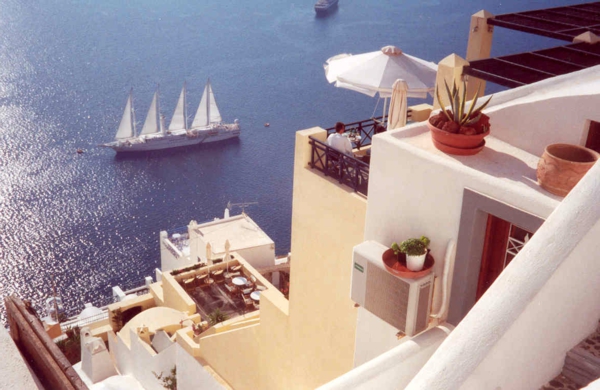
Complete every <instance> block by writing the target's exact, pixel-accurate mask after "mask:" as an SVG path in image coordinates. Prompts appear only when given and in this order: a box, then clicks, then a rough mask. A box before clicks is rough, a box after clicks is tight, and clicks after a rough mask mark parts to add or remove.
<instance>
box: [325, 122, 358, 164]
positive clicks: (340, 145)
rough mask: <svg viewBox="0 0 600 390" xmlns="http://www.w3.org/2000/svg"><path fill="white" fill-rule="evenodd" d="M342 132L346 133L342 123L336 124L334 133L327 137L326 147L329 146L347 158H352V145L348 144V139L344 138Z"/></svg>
mask: <svg viewBox="0 0 600 390" xmlns="http://www.w3.org/2000/svg"><path fill="white" fill-rule="evenodd" d="M344 131H346V126H345V125H344V124H343V123H342V122H338V123H336V124H335V133H333V134H331V135H330V136H329V137H327V146H330V147H332V148H334V149H336V150H338V151H340V152H342V153H344V154H347V155H349V156H354V154H353V153H352V143H350V140H349V139H348V137H344V135H343V134H344Z"/></svg>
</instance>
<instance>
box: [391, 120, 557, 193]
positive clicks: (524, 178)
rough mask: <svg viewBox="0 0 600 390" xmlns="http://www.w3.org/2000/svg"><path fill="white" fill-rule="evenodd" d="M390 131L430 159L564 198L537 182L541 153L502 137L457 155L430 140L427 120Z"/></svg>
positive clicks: (508, 184) (525, 190)
mask: <svg viewBox="0 0 600 390" xmlns="http://www.w3.org/2000/svg"><path fill="white" fill-rule="evenodd" d="M492 134H493V132H492ZM390 135H391V136H392V137H393V138H396V139H397V140H400V141H402V142H405V143H407V144H409V145H411V146H413V147H415V148H417V149H419V150H421V151H424V152H427V154H428V155H429V159H435V161H436V163H437V164H442V165H448V166H452V167H454V169H457V168H458V170H463V171H464V172H465V174H471V175H484V176H485V179H484V180H485V181H488V182H490V181H499V182H500V183H501V184H502V185H503V186H505V187H506V188H510V187H512V188H513V189H515V190H517V191H519V192H521V193H523V194H528V196H529V197H532V198H536V199H538V201H540V202H544V203H548V204H556V202H560V201H561V200H562V198H561V197H558V196H556V195H552V194H551V193H549V192H547V191H546V190H544V189H542V188H541V187H540V186H539V185H538V184H537V177H536V169H537V164H538V161H539V159H540V158H539V156H536V155H534V154H531V153H528V152H527V151H524V150H522V149H519V148H517V147H515V146H513V145H510V144H508V143H506V142H504V141H501V140H499V139H498V138H495V137H494V136H493V135H489V136H487V137H486V138H485V142H486V143H485V148H483V150H482V151H481V152H480V153H478V154H476V155H474V156H455V155H451V154H446V153H444V152H442V151H440V150H438V149H437V148H436V147H435V146H434V144H433V142H431V134H430V132H429V129H428V128H427V126H426V125H425V124H424V123H422V124H418V125H415V126H413V127H412V128H406V129H405V130H404V131H398V132H394V133H392V134H390ZM407 149H409V150H410V148H407Z"/></svg>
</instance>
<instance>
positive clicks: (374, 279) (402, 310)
mask: <svg viewBox="0 0 600 390" xmlns="http://www.w3.org/2000/svg"><path fill="white" fill-rule="evenodd" d="M367 275H369V277H368V278H367V288H366V294H365V307H367V308H369V311H370V312H371V313H373V314H375V315H376V316H378V317H379V318H381V319H382V320H384V321H385V322H387V323H388V324H390V325H392V326H394V327H396V328H397V329H399V330H401V331H403V332H404V331H405V330H406V329H405V328H406V314H407V312H408V307H407V303H408V294H409V291H410V286H409V285H408V283H406V282H404V281H403V280H401V279H399V278H397V277H395V276H393V275H392V274H390V273H389V272H387V271H385V270H383V269H381V268H379V267H377V266H376V265H373V264H372V263H368V265H367Z"/></svg>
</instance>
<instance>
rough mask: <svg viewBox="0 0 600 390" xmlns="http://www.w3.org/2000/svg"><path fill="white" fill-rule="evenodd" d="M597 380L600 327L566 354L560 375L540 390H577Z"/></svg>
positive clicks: (599, 374)
mask: <svg viewBox="0 0 600 390" xmlns="http://www.w3.org/2000/svg"><path fill="white" fill-rule="evenodd" d="M598 378H600V326H599V327H598V329H596V331H595V332H594V333H592V334H591V335H589V336H588V337H587V338H586V339H585V340H583V341H582V342H580V343H579V344H577V345H576V346H575V347H574V348H573V349H571V350H570V351H569V352H567V356H566V357H565V364H564V366H563V369H562V372H561V374H560V375H559V376H557V377H556V378H554V379H552V380H551V381H550V382H548V383H547V384H546V385H545V386H543V387H542V388H541V389H540V390H558V389H569V390H577V389H580V388H582V387H585V386H587V385H588V384H589V383H590V382H592V381H595V380H596V379H598Z"/></svg>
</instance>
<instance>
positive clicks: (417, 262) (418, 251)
mask: <svg viewBox="0 0 600 390" xmlns="http://www.w3.org/2000/svg"><path fill="white" fill-rule="evenodd" d="M430 242H431V241H430V240H429V238H427V237H425V236H421V238H409V239H408V240H404V241H402V242H401V243H400V245H398V244H397V243H393V244H392V247H391V248H392V250H393V251H394V254H396V255H398V253H400V252H401V253H404V254H406V268H408V269H409V270H411V271H413V272H417V271H421V270H422V269H423V266H424V265H425V257H426V256H427V247H428V246H429V243H430Z"/></svg>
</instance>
